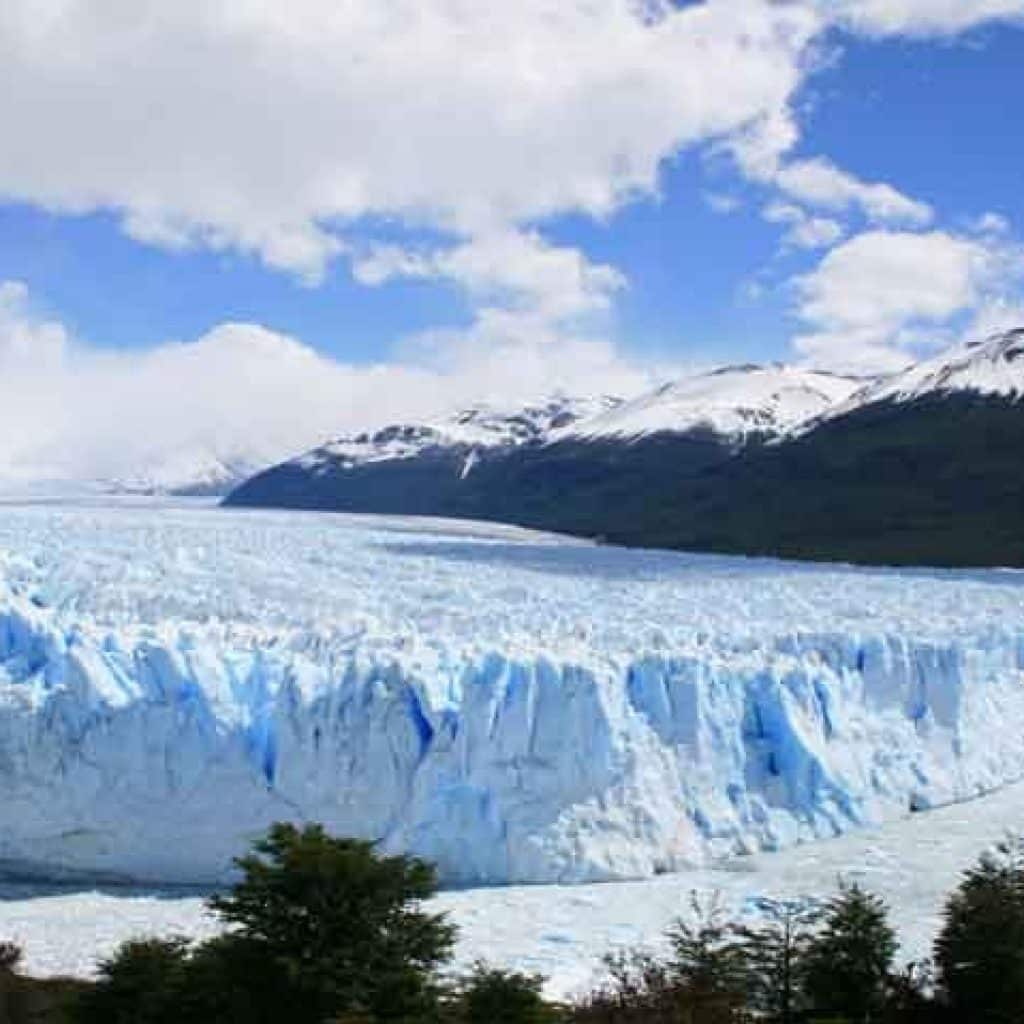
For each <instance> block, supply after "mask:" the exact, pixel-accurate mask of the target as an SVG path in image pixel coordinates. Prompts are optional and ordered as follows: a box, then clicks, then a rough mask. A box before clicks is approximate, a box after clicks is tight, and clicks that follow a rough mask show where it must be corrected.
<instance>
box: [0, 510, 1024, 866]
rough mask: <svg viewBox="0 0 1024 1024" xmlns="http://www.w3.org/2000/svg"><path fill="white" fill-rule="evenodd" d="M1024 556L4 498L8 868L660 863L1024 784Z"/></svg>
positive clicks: (1, 650)
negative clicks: (864, 550)
mask: <svg viewBox="0 0 1024 1024" xmlns="http://www.w3.org/2000/svg"><path fill="white" fill-rule="evenodd" d="M1022 587H1024V576H1022V575H1021V574H1018V573H1015V572H1009V571H1006V572H998V571H995V572H959V573H958V572H939V571H935V572H930V571H918V572H906V571H905V572H897V571H880V570H863V569H845V568H841V567H834V568H828V567H820V566H803V565H794V564H786V563H781V562H771V561H757V560H743V559H728V558H717V557H708V556H703V557H699V556H687V555H682V554H671V553H661V552H644V551H626V550H618V549H613V548H604V547H595V546H591V545H588V544H585V543H580V542H573V541H567V540H564V539H560V538H555V537H550V536H544V535H538V534H530V533H527V532H525V531H521V530H516V529H512V528H501V527H493V526H483V525H480V524H472V523H461V524H455V523H444V522H437V521H433V522H432V521H427V520H399V519H384V518H379V517H370V516H368V517H353V516H332V515H317V514H295V513H271V512H228V511H223V510H218V509H214V508H211V507H207V506H202V505H200V506H197V507H194V508H193V507H176V506H174V505H173V504H167V503H165V504H163V505H156V504H154V505H146V504H145V503H143V502H139V501H136V502H129V503H123V504H115V505H112V506H110V507H104V506H102V505H100V504H97V503H94V504H93V505H91V506H61V505H59V504H49V505H36V506H33V505H25V506H17V505H6V506H2V507H0V862H3V864H4V866H5V867H6V868H7V869H8V870H10V869H12V868H19V869H31V870H33V871H36V872H49V873H51V874H53V873H56V872H59V871H64V870H69V871H78V872H95V873H101V874H109V875H114V876H117V877H130V878H135V879H146V880H155V881H216V880H218V879H222V878H223V877H224V875H225V872H226V870H227V866H228V864H229V861H230V858H231V856H233V855H234V854H235V853H237V851H238V850H239V848H241V847H242V846H244V845H245V844H246V842H247V841H248V840H249V839H250V838H251V837H252V836H253V835H255V834H257V833H259V832H260V831H261V830H262V829H263V828H264V827H265V826H266V824H267V823H269V822H270V821H273V820H275V819H280V818H293V819H314V820H319V821H323V822H324V823H325V824H326V825H327V827H328V828H330V829H331V830H332V831H334V832H336V833H341V834H353V835H361V836H366V837H370V838H374V839H380V840H382V842H383V844H384V846H385V848H387V849H403V850H411V851H414V852H416V853H419V854H421V855H423V856H426V857H429V858H430V859H432V860H435V861H437V862H438V863H439V865H440V866H441V869H442V872H443V874H444V877H445V878H446V879H447V880H450V881H458V882H465V883H480V882H487V883H490V882H507V881H529V882H553V881H559V882H583V881H593V880H605V879H624V878H642V877H647V876H651V875H654V874H656V873H659V872H663V871H669V870H673V869H680V868H685V867H687V866H690V865H692V864H697V863H707V862H708V861H709V860H710V859H712V858H715V857H721V856H727V855H731V854H735V853H738V852H743V851H754V850H757V849H774V848H781V847H786V846H791V845H793V844H795V843H798V842H802V841H807V840H812V839H817V838H823V837H829V836H833V835H836V834H839V833H842V832H845V831H848V830H850V829H853V828H856V827H863V826H870V825H873V824H877V823H879V822H882V821H885V820H891V819H895V818H899V817H901V816H902V815H904V814H905V813H906V812H907V810H908V808H911V807H914V808H923V807H928V806H934V805H938V804H943V803H948V802H950V801H955V800H961V799H966V798H968V797H971V796H975V795H977V794H978V793H979V792H982V791H985V790H990V789H993V788H995V787H998V786H1000V785H1003V784H1005V783H1007V782H1009V781H1011V780H1013V779H1015V778H1018V777H1020V776H1022V775H1024V747H1022V745H1021V743H1020V740H1019V737H1020V735H1021V734H1022V732H1024V589H1022Z"/></svg>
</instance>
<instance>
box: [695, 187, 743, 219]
mask: <svg viewBox="0 0 1024 1024" xmlns="http://www.w3.org/2000/svg"><path fill="white" fill-rule="evenodd" d="M704 202H705V203H707V205H708V208H709V209H710V210H713V211H714V212H715V213H721V214H723V215H727V214H730V213H735V212H736V211H737V210H741V209H742V208H743V200H742V199H740V198H739V197H738V196H734V195H728V194H727V193H725V192H705V193H704Z"/></svg>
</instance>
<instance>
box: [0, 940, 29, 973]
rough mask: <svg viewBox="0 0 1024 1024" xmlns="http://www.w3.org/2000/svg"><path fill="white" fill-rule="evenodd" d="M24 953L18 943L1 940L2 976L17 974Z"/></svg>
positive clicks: (0, 968) (0, 960) (0, 963)
mask: <svg viewBox="0 0 1024 1024" xmlns="http://www.w3.org/2000/svg"><path fill="white" fill-rule="evenodd" d="M23 955H24V954H23V953H22V949H21V946H19V945H17V944H16V943H14V942H0V976H4V975H11V974H15V973H16V972H17V970H18V965H19V964H20V963H21V960H22V957H23Z"/></svg>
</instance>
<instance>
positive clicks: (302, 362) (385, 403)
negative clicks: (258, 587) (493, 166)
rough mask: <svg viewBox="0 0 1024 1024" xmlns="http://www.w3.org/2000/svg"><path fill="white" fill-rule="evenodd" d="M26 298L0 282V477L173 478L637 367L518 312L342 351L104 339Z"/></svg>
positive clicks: (232, 334)
mask: <svg viewBox="0 0 1024 1024" xmlns="http://www.w3.org/2000/svg"><path fill="white" fill-rule="evenodd" d="M29 299H30V297H29V295H28V293H27V290H26V289H25V288H24V286H23V285H20V284H18V283H14V282H7V283H0V380H3V383H4V400H3V402H2V403H0V478H5V479H8V480H11V479H14V480H18V479H21V480H30V479H35V480H38V479H54V480H58V479H59V480H69V479H70V480H75V479H77V480H91V479H97V478H99V479H103V478H111V477H113V478H124V477H134V476H139V475H141V476H145V477H148V478H150V479H157V480H165V481H171V482H173V481H174V480H175V478H176V475H182V476H184V475H187V473H188V472H189V471H191V470H194V469H195V468H196V466H197V465H198V466H200V467H201V466H202V465H204V464H208V465H213V464H216V463H229V464H239V465H243V466H255V465H262V464H266V463H270V462H274V461H277V460H279V459H282V458H285V457H288V456H291V455H294V454H295V453H296V452H299V451H302V450H304V449H306V448H308V447H310V446H312V445H314V444H316V443H318V442H320V441H322V440H324V439H326V438H329V437H332V436H335V435H337V434H338V433H339V432H340V431H344V430H346V429H364V428H366V427H373V426H375V425H381V424H384V423H387V422H389V421H391V420H394V419H398V420H407V419H409V418H414V417H422V416H435V415H438V414H439V413H443V412H445V411H446V410H448V409H450V408H453V407H457V406H458V405H460V404H463V403H466V402H475V401H479V400H484V401H491V402H494V403H496V404H499V405H501V404H505V405H508V406H510V407H511V406H513V405H514V404H515V403H516V402H518V401H522V400H526V399H530V398H536V397H539V396H541V395H546V394H550V393H551V392H552V391H553V390H556V389H559V388H563V389H567V390H570V389H573V388H575V387H581V388H583V389H584V390H586V391H596V392H601V391H606V392H609V393H623V392H627V393H628V392H632V391H634V390H639V389H640V388H641V387H642V386H644V385H645V384H646V383H647V382H648V378H647V376H646V375H645V374H644V373H643V372H642V371H641V370H638V369H637V368H635V367H633V366H631V365H629V364H628V363H626V362H625V361H624V360H623V359H622V358H621V357H620V356H619V355H618V354H617V353H616V352H615V350H614V349H613V348H612V347H611V346H610V345H608V344H607V343H605V342H601V341H599V340H598V341H588V340H586V339H584V338H575V339H568V340H566V339H562V341H561V343H560V344H558V345H554V344H550V337H549V336H546V335H545V334H544V331H548V332H549V333H550V332H551V330H552V328H551V326H550V324H548V323H546V322H544V321H543V320H541V321H539V322H538V324H537V327H538V333H537V334H536V335H531V334H526V335H524V334H523V333H522V328H523V327H524V322H523V320H522V319H521V317H520V316H519V315H517V314H515V313H505V314H502V313H501V311H497V312H495V313H494V314H493V315H491V316H486V317H483V318H482V319H481V320H480V321H478V323H477V325H476V326H475V328H474V329H473V330H472V331H471V332H469V333H456V334H452V335H451V336H447V337H446V336H443V335H440V334H438V335H436V336H434V337H431V338H429V339H428V338H420V339H417V340H416V341H415V342H410V343H409V344H408V345H407V346H406V349H405V350H404V351H403V353H402V357H403V358H402V359H401V360H400V361H396V362H390V363H387V364H380V365H374V366H353V365H348V364H345V363H343V362H339V361H337V360H334V359H330V358H327V357H325V356H323V355H321V354H319V353H318V352H316V351H315V350H313V349H312V348H310V347H309V346H307V345H305V344H303V343H302V342H301V341H299V340H297V339H295V338H291V337H288V336H286V335H282V334H278V333H275V332H273V331H269V330H267V329H265V328H263V327H260V326H258V325H253V324H223V325H220V326H218V327H216V328H214V329H213V330H211V331H210V332H208V333H207V334H205V335H203V336H202V337H200V338H198V339H197V340H194V341H189V342H175V343H168V344H164V345H159V346H157V347H155V348H152V349H149V350H145V351H136V352H113V351H107V350H103V349H99V348H96V347H92V346H88V345H84V344H82V343H80V342H77V341H75V340H74V339H73V338H70V337H69V335H68V332H67V331H66V329H65V328H64V327H63V326H62V325H60V324H59V323H56V322H53V321H51V320H48V319H47V318H45V317H40V316H38V315H37V314H35V313H34V312H33V310H32V308H31V303H30V301H29ZM503 315H504V316H507V317H511V318H512V320H511V323H506V324H504V325H503V324H502V322H501V318H502V316H503ZM485 335H486V337H485ZM480 342H486V343H480ZM510 366H512V367H514V368H515V372H514V373H510V372H509V367H510Z"/></svg>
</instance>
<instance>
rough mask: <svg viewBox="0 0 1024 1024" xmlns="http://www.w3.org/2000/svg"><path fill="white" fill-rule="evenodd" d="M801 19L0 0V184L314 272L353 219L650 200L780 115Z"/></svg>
mask: <svg viewBox="0 0 1024 1024" xmlns="http://www.w3.org/2000/svg"><path fill="white" fill-rule="evenodd" d="M819 28H820V19H819V17H818V15H817V14H816V13H814V12H813V11H812V10H810V9H809V8H807V7H806V6H803V5H799V4H788V5H787V4H783V5H777V4H773V3H768V2H766V0H710V2H708V3H705V4H701V5H697V6H687V7H684V8H677V7H676V6H675V5H673V4H671V3H669V2H668V0H645V2H643V3H639V2H637V0H603V2H601V3H594V2H593V0H518V2H517V3H514V4H500V3H471V2H465V0H375V2H374V3H344V4H339V3H337V2H335V0H293V2H291V3H289V4H287V5H284V6H282V5H280V4H270V3H264V2H257V0H241V2H239V0H177V2H175V3H173V4H168V3H165V2H162V0H136V2H134V3H94V2H92V0H44V2H40V0H5V2H4V3H3V4H2V5H0V65H2V66H3V69H4V88H3V90H0V126H2V129H3V137H4V145H3V147H2V149H0V196H6V197H8V198H9V199H14V200H22V201H25V202H30V203H35V204H38V205H41V206H44V207H47V208H49V209H53V210H58V211H73V212H81V211H88V210H94V209H111V210H115V211H118V212H119V213H120V214H121V216H122V217H123V222H124V225H125V229H126V230H127V231H128V232H129V233H130V234H131V235H132V236H133V237H135V238H138V239H142V240H145V241H147V242H150V243H153V244H159V245H165V246H172V247H181V246H191V245H204V246H210V247H213V248H215V249H223V248H227V247H234V248H238V249H242V250H246V251H251V252H254V253H256V254H258V255H259V256H260V257H261V258H262V259H263V260H264V261H265V262H266V263H268V264H269V265H271V266H274V267H278V268H285V269H290V270H292V271H294V272H296V273H298V274H301V275H303V276H304V277H305V278H307V279H309V280H310V281H315V280H316V279H317V278H318V276H319V275H320V274H322V272H323V269H324V266H325V264H326V262H327V261H328V260H329V259H330V258H331V256H332V255H333V254H334V253H335V252H336V251H337V250H338V246H339V240H338V232H339V231H343V229H344V225H345V223H346V222H350V221H352V220H354V219H357V218H360V217H363V216H365V215H384V216H388V217H397V218H400V219H402V220H404V221H405V222H407V223H410V224H413V225H415V224H425V225H429V226H431V227H434V228H440V229H442V230H446V231H452V232H455V233H456V234H459V235H462V236H463V237H475V236H477V235H487V234H490V233H493V232H494V231H495V230H504V229H507V228H508V227H509V226H514V225H522V224H524V223H528V222H531V221H535V220H537V219H539V218H543V217H545V216H547V215H550V214H555V213H562V212H566V211H574V210H576V211H583V212H585V213H588V214H591V215H594V216H603V215H606V214H608V213H609V212H611V211H612V210H614V209H615V208H616V207H617V206H618V205H620V204H621V203H623V202H624V201H626V200H627V199H629V198H630V197H632V196H634V195H636V194H637V193H645V194H650V193H652V192H654V191H656V189H657V183H658V171H659V166H660V164H661V162H662V161H663V160H664V159H665V158H666V157H668V156H670V155H671V154H673V153H674V152H676V151H678V150H679V149H680V148H682V147H685V146H687V145H691V144H694V143H700V142H704V141H707V140H709V139H712V138H717V137H721V136H724V135H728V134H729V133H732V132H735V131H738V130H740V129H742V128H743V127H744V126H745V125H747V124H748V123H749V122H751V121H752V120H754V119H758V118H764V119H767V120H771V119H773V118H785V117H786V107H787V104H788V102H789V100H790V98H791V96H792V95H793V93H794V91H795V89H796V88H797V87H798V85H799V84H800V81H801V78H802V75H803V69H802V66H801V54H802V53H803V51H804V49H805V47H806V45H807V43H808V41H809V40H810V39H811V38H812V37H813V36H814V34H815V33H816V32H817V31H818V29H819ZM710 81H713V82H714V83H715V86H714V88H708V82H710Z"/></svg>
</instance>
